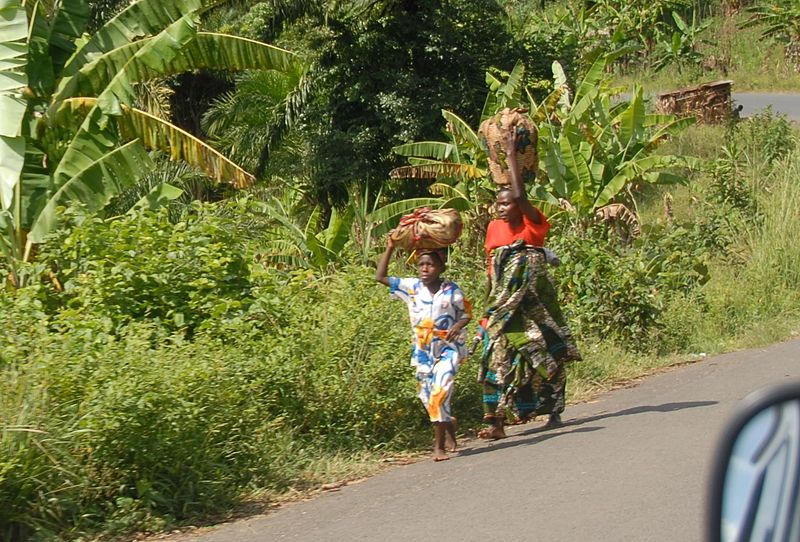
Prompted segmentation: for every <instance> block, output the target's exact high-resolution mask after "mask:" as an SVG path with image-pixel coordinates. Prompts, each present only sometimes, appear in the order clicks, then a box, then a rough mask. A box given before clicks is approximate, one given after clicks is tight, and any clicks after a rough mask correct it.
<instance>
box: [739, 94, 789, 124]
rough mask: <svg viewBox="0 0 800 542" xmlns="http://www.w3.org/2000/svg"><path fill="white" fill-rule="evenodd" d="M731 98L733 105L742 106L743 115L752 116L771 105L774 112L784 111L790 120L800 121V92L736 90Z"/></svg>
mask: <svg viewBox="0 0 800 542" xmlns="http://www.w3.org/2000/svg"><path fill="white" fill-rule="evenodd" d="M731 99H732V100H733V107H736V106H737V105H741V106H742V111H741V113H740V115H741V116H742V117H751V116H753V115H754V114H756V113H758V112H760V111H763V110H764V109H766V108H767V106H768V105H771V106H772V111H773V112H774V113H782V114H784V115H786V118H788V119H789V120H795V121H800V94H775V93H764V92H734V93H733V94H731Z"/></svg>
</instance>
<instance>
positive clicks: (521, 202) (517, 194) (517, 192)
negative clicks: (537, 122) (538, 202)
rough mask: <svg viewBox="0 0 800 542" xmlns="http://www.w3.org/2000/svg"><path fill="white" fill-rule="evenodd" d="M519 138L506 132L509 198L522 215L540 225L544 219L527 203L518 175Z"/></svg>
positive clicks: (514, 133) (513, 133) (523, 187)
mask: <svg viewBox="0 0 800 542" xmlns="http://www.w3.org/2000/svg"><path fill="white" fill-rule="evenodd" d="M518 138H519V136H518V135H517V132H516V131H515V130H511V131H509V132H508V135H507V137H506V141H505V143H506V162H508V169H509V170H510V171H511V197H512V198H514V202H515V203H516V204H517V206H518V207H519V210H520V211H522V213H523V214H524V215H525V216H527V217H528V218H530V219H531V220H532V221H533V223H534V224H541V223H543V222H544V217H543V215H542V213H541V211H539V209H537V208H536V207H534V206H533V204H531V202H530V201H528V194H527V192H525V185H524V184H523V182H522V177H521V176H520V174H519V165H518V164H517V140H518Z"/></svg>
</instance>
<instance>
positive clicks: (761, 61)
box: [616, 14, 800, 96]
mask: <svg viewBox="0 0 800 542" xmlns="http://www.w3.org/2000/svg"><path fill="white" fill-rule="evenodd" d="M745 20H746V17H745V16H744V15H741V14H739V15H736V16H733V17H715V18H714V22H713V24H712V25H711V26H710V27H709V28H708V29H707V30H706V32H705V34H704V36H703V37H704V39H706V40H708V41H709V42H711V43H710V44H702V45H701V46H700V52H701V53H702V54H703V57H704V59H705V61H706V64H707V67H706V68H704V67H703V66H702V62H701V64H698V65H685V66H680V67H679V66H676V65H671V66H669V67H667V68H665V69H664V70H662V71H660V72H657V73H652V71H651V70H649V69H646V68H640V69H635V70H632V71H631V72H630V73H624V74H618V76H617V78H616V82H617V83H619V84H620V85H623V86H625V87H626V88H631V87H632V86H633V84H634V83H639V84H641V85H642V86H643V87H644V89H645V93H646V94H648V95H651V96H652V95H655V94H657V93H659V92H666V91H671V90H676V89H679V88H683V87H687V86H694V85H697V84H700V83H708V82H713V81H719V80H731V81H733V92H800V73H797V72H795V71H794V70H793V69H792V68H791V66H790V65H789V64H788V63H787V62H786V60H785V58H784V47H783V45H781V44H780V43H776V42H775V41H774V40H772V39H769V38H762V37H761V30H760V29H759V28H744V29H742V28H739V25H740V24H741V23H742V22H744V21H745ZM712 59H714V60H712Z"/></svg>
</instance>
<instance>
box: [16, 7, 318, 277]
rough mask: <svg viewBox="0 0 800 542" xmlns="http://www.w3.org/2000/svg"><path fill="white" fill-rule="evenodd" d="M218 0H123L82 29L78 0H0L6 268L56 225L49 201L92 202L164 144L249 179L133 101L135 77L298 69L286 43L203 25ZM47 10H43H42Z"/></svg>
mask: <svg viewBox="0 0 800 542" xmlns="http://www.w3.org/2000/svg"><path fill="white" fill-rule="evenodd" d="M219 3H221V2H220V1H219V0H173V1H171V2H167V3H164V2H162V1H161V0H134V1H133V2H131V3H130V4H128V6H127V7H126V8H125V9H123V10H122V11H121V12H120V13H119V14H118V15H116V16H115V17H113V18H112V19H110V20H109V21H108V22H106V23H105V24H104V25H102V26H101V27H100V28H98V30H96V31H95V32H94V33H92V34H91V35H86V34H84V31H85V28H86V25H87V21H88V19H89V16H90V12H89V9H90V8H89V3H87V2H85V1H84V0H62V1H61V2H58V3H56V4H55V5H54V6H51V3H50V2H43V1H41V0H39V1H32V2H31V1H28V2H24V3H21V2H20V0H4V1H3V2H0V15H2V16H3V20H4V21H10V22H9V23H4V24H3V27H2V30H0V113H4V114H5V116H4V123H3V127H2V130H0V164H2V166H0V251H2V253H3V256H4V257H5V260H6V266H7V267H9V268H10V270H11V277H12V280H13V275H14V269H15V262H20V261H27V260H29V259H30V258H31V255H32V251H31V249H32V247H33V245H35V244H36V243H39V242H41V241H42V240H43V239H44V237H45V236H46V235H47V234H48V233H49V232H50V231H51V230H52V229H53V228H54V227H55V226H56V224H57V212H56V211H57V208H58V207H59V206H62V205H66V204H68V203H69V202H72V201H77V202H80V203H81V204H82V205H83V206H84V207H85V208H86V209H87V210H88V211H90V212H96V211H99V210H100V209H102V208H103V207H104V206H105V205H106V204H107V203H108V202H109V200H110V199H111V198H112V197H113V196H114V195H115V194H117V193H119V192H120V191H122V190H124V189H125V188H127V187H129V186H132V185H133V184H135V183H136V182H137V181H138V180H139V179H141V178H142V177H144V176H145V175H146V174H147V173H148V172H149V171H150V170H151V169H152V168H153V162H152V159H151V158H150V155H149V153H148V151H150V150H161V151H166V152H167V153H168V155H169V156H170V158H171V159H173V160H182V161H185V162H187V163H189V164H191V165H192V166H194V167H197V168H198V169H200V170H202V171H203V172H204V173H205V174H206V175H207V176H208V177H209V178H211V179H213V180H214V181H216V182H226V183H230V184H231V185H233V186H234V187H243V186H247V185H249V184H251V183H252V182H253V180H254V178H253V176H252V175H251V174H250V173H248V172H247V171H245V170H243V169H242V168H241V167H239V166H238V165H236V164H235V163H233V162H232V161H230V160H229V159H227V158H226V157H225V156H224V155H222V154H220V153H219V152H217V151H215V150H214V149H213V148H212V147H211V146H209V145H208V144H206V143H205V142H203V141H201V140H200V139H197V138H195V137H192V136H191V135H190V134H188V133H186V132H185V131H183V130H181V129H180V128H178V127H177V126H175V125H173V124H172V123H170V122H169V120H168V119H164V118H161V117H158V116H157V115H152V114H149V113H147V112H145V111H142V110H140V109H137V108H136V107H135V102H136V100H135V98H136V85H138V84H143V83H147V82H149V81H153V80H157V79H159V78H163V77H164V76H168V75H172V74H177V73H181V72H185V71H190V70H195V69H226V70H278V71H281V72H285V73H295V74H296V73H301V72H302V70H303V69H304V68H303V63H302V62H301V61H300V59H299V58H298V57H297V56H296V55H294V54H292V53H291V52H289V51H286V50H283V49H280V48H277V47H274V46H271V45H268V44H264V43H260V42H256V41H252V40H247V39H243V38H238V37H235V36H230V35H225V34H216V33H205V32H201V31H200V30H199V28H198V21H199V16H200V14H201V13H202V12H203V11H205V10H207V9H209V8H210V7H213V6H215V5H217V4H219ZM51 7H52V9H51Z"/></svg>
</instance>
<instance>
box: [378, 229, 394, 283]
mask: <svg viewBox="0 0 800 542" xmlns="http://www.w3.org/2000/svg"><path fill="white" fill-rule="evenodd" d="M393 252H394V241H392V238H391V237H389V238H388V241H387V243H386V251H384V253H383V256H381V259H380V261H379V262H378V268H377V269H376V270H375V280H376V281H378V282H380V283H381V284H384V285H386V286H389V276H388V270H389V260H390V259H391V258H392V253H393Z"/></svg>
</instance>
